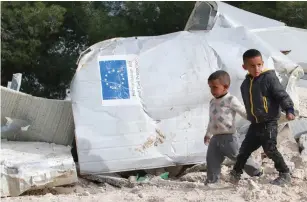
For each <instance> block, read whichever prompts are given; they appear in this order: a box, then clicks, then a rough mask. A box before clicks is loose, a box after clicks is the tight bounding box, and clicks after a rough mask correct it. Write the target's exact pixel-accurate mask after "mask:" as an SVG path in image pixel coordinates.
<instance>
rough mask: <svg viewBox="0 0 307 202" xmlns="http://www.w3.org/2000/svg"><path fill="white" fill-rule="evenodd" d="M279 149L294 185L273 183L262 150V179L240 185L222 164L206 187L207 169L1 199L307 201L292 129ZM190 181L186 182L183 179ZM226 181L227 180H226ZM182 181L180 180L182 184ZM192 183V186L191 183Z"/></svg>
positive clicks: (306, 177)
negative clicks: (146, 181) (128, 184)
mask: <svg viewBox="0 0 307 202" xmlns="http://www.w3.org/2000/svg"><path fill="white" fill-rule="evenodd" d="M299 91H300V99H301V110H303V114H306V115H307V111H306V110H307V94H304V92H305V91H306V88H300V89H299ZM279 148H280V152H281V153H282V154H283V155H284V158H285V160H286V161H287V164H288V165H289V167H290V169H291V170H292V177H293V178H292V184H291V185H289V186H285V187H279V186H274V185H270V184H269V181H270V180H272V179H274V178H275V177H277V172H276V171H275V169H274V167H273V163H272V161H271V160H269V159H263V160H262V159H261V158H260V156H261V155H260V153H261V152H262V151H261V149H259V150H258V151H256V152H255V153H254V157H255V159H256V160H257V161H258V162H259V163H261V164H262V166H263V167H264V170H265V175H264V176H262V177H260V178H249V177H247V176H246V178H245V179H243V180H241V182H240V184H239V185H238V186H237V187H234V186H232V185H230V184H229V183H227V182H226V181H227V178H228V173H229V171H230V168H231V167H227V166H223V169H222V179H223V180H222V182H221V184H220V185H219V186H215V187H213V186H211V187H208V186H204V185H203V183H202V182H203V180H204V178H205V176H206V173H205V172H195V173H189V174H187V175H186V176H184V177H182V178H181V180H180V179H177V180H176V181H178V183H177V184H176V185H172V183H170V184H168V183H163V184H164V185H162V184H159V183H158V184H157V185H156V186H152V185H137V186H135V187H134V188H121V189H119V188H115V187H112V186H110V185H108V184H94V183H92V182H89V181H87V180H84V179H80V180H79V182H78V183H77V184H75V185H72V186H66V187H56V188H53V189H46V190H41V191H31V192H29V193H26V194H24V195H23V196H20V197H8V198H2V199H1V201H3V202H8V201H13V202H17V201H20V202H28V201H43V202H49V201H54V202H55V201H61V202H63V201H104V202H108V201H110V202H113V201H116V202H121V201H131V202H134V201H135V202H136V201H148V202H160V201H162V202H163V201H165V202H168V201H208V202H209V201H210V202H211V201H233V202H240V201H257V202H259V201H276V202H277V201H282V202H287V201H288V202H295V201H300V202H304V201H306V202H307V161H306V160H304V159H305V158H303V156H300V153H299V151H298V146H297V143H296V142H295V140H294V139H293V137H292V135H291V134H290V133H289V130H288V129H287V128H286V129H284V130H283V131H282V132H281V134H280V135H279ZM183 179H185V180H188V181H191V182H190V184H185V182H182V180H183ZM225 180H226V181H225ZM179 181H181V182H180V183H179ZM192 185H193V186H192Z"/></svg>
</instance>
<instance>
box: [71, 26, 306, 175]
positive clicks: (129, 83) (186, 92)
mask: <svg viewBox="0 0 307 202" xmlns="http://www.w3.org/2000/svg"><path fill="white" fill-rule="evenodd" d="M249 48H257V49H259V50H260V51H261V52H262V54H263V58H264V61H265V66H266V67H268V68H271V69H274V68H275V69H276V70H278V72H279V73H280V78H281V80H282V83H283V84H284V86H285V87H286V86H287V83H288V79H289V78H291V80H292V84H291V86H287V90H288V92H289V91H292V92H290V93H291V95H295V88H293V85H295V81H296V79H297V77H299V76H301V74H302V70H301V69H300V68H296V67H297V65H296V64H294V63H293V62H291V61H290V60H289V59H288V58H287V57H286V56H284V55H283V54H281V53H280V52H279V50H274V49H272V48H271V47H270V46H267V45H266V44H265V43H264V42H263V41H260V40H259V38H258V37H256V36H255V35H253V34H252V33H250V32H249V31H248V30H247V29H245V28H242V27H241V28H230V29H222V28H220V29H214V30H212V31H210V32H207V33H205V32H203V31H200V32H194V33H191V32H186V31H183V32H177V33H172V34H168V35H163V36H154V37H131V38H116V39H111V40H108V41H103V42H100V43H97V44H95V45H93V46H92V47H90V48H89V50H87V51H86V54H83V57H81V59H80V60H79V64H78V69H77V72H76V74H75V76H74V79H73V81H72V84H71V99H72V104H73V114H74V121H75V126H76V130H75V132H76V142H77V150H78V157H79V164H80V172H81V173H83V174H88V173H105V172H118V171H126V170H134V169H148V168H157V167H166V166H172V165H177V164H188V163H200V162H204V161H205V156H206V149H207V148H206V146H204V144H203V137H204V134H205V131H206V126H207V123H208V118H209V117H208V107H209V105H208V104H209V101H210V99H211V98H212V97H211V95H210V91H209V88H208V85H207V78H208V76H209V75H210V74H211V73H212V72H214V71H216V70H219V69H224V70H226V71H228V72H229V73H230V75H231V79H232V84H231V88H230V92H231V93H232V94H234V95H236V96H238V97H239V98H241V95H240V90H239V87H240V85H241V82H242V80H243V79H244V78H245V75H246V72H245V71H244V70H243V68H242V67H241V65H242V54H243V52H244V51H246V50H247V49H249ZM293 70H294V71H293ZM290 73H292V77H289V74H290ZM294 73H295V74H294ZM295 76H296V77H295ZM290 83H291V82H290ZM238 123H239V126H240V125H242V124H243V123H246V122H244V121H243V122H242V120H241V119H238Z"/></svg>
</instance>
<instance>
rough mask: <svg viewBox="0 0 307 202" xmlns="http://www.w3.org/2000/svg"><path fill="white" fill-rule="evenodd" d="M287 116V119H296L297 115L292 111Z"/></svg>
mask: <svg viewBox="0 0 307 202" xmlns="http://www.w3.org/2000/svg"><path fill="white" fill-rule="evenodd" d="M286 117H287V119H288V120H289V121H291V120H294V119H295V116H294V114H292V113H288V114H287V116H286Z"/></svg>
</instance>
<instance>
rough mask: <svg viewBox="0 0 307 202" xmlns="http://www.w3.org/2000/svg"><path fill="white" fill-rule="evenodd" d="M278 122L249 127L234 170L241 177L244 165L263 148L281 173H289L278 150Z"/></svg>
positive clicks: (256, 124)
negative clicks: (253, 153)
mask: <svg viewBox="0 0 307 202" xmlns="http://www.w3.org/2000/svg"><path fill="white" fill-rule="evenodd" d="M277 127H278V125H277V122H276V121H272V122H266V123H255V124H251V125H250V126H249V129H248V131H247V134H246V136H245V139H244V140H243V142H242V145H241V148H240V151H239V155H238V156H237V161H236V164H235V166H234V168H233V170H234V171H235V172H236V173H237V174H239V175H241V174H242V173H243V171H242V170H243V168H244V165H245V164H246V161H247V159H248V158H249V157H250V155H251V154H252V152H254V151H255V150H257V149H258V148H259V147H260V146H262V148H263V150H264V153H265V154H266V155H267V156H268V157H269V158H270V159H272V161H273V162H274V166H275V168H276V170H277V171H278V172H279V173H289V168H288V166H287V165H286V163H285V161H284V158H283V157H282V155H281V154H280V152H279V151H278V150H277V141H276V140H277V133H278V129H277Z"/></svg>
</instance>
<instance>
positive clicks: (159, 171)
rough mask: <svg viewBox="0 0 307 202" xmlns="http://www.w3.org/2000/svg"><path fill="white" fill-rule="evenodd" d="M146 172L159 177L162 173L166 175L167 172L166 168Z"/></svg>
mask: <svg viewBox="0 0 307 202" xmlns="http://www.w3.org/2000/svg"><path fill="white" fill-rule="evenodd" d="M145 172H146V173H147V174H150V175H156V176H158V175H161V174H162V173H165V172H166V171H165V168H155V169H147V170H145Z"/></svg>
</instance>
